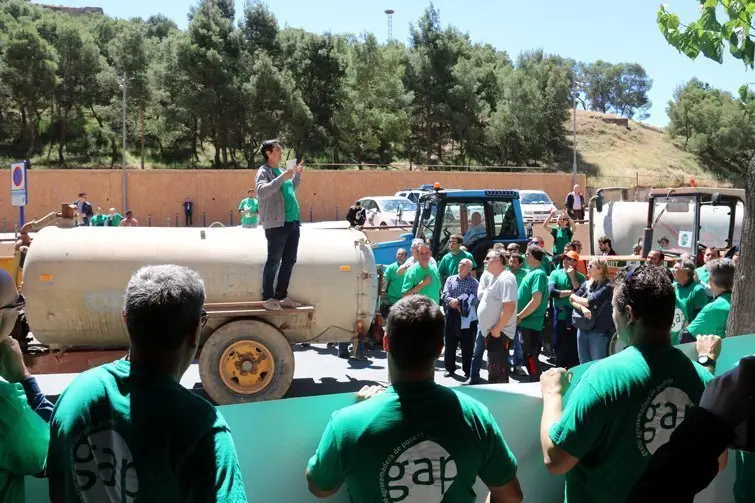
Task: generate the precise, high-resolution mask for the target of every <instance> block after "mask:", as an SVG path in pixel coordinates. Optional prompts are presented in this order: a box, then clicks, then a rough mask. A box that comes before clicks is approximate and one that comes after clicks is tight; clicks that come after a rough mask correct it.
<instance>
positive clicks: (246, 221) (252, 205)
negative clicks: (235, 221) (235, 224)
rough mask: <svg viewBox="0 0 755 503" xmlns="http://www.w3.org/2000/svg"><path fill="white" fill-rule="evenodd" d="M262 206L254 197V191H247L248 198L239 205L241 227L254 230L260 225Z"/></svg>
mask: <svg viewBox="0 0 755 503" xmlns="http://www.w3.org/2000/svg"><path fill="white" fill-rule="evenodd" d="M259 214H260V205H259V202H258V201H257V198H255V197H254V189H249V190H247V191H246V197H245V198H244V199H242V200H241V202H240V203H239V216H240V217H241V227H243V228H244V229H254V228H255V227H257V224H258V223H259Z"/></svg>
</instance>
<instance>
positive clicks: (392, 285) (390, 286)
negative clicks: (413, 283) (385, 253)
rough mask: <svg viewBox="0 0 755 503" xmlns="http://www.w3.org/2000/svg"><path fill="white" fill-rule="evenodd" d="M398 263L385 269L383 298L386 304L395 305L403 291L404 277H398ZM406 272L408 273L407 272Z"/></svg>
mask: <svg viewBox="0 0 755 503" xmlns="http://www.w3.org/2000/svg"><path fill="white" fill-rule="evenodd" d="M398 268H399V263H398V262H394V263H392V264H391V265H389V266H388V267H386V268H385V272H384V273H383V281H385V284H386V288H385V297H386V300H387V301H388V304H395V303H396V302H398V301H399V299H401V292H402V290H403V289H404V277H403V276H399V275H398ZM407 272H408V271H407Z"/></svg>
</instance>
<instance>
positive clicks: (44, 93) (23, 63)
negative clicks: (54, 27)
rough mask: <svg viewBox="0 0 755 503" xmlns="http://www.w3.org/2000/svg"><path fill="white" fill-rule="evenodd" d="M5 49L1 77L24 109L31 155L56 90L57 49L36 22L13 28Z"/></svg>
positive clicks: (28, 148) (23, 115)
mask: <svg viewBox="0 0 755 503" xmlns="http://www.w3.org/2000/svg"><path fill="white" fill-rule="evenodd" d="M4 49H5V50H4V51H3V65H2V68H0V79H2V81H3V82H4V83H5V85H6V86H7V88H8V90H9V92H10V97H11V98H12V99H13V100H14V101H15V103H16V105H17V106H18V108H19V109H20V111H21V116H22V127H23V131H24V133H25V136H26V139H27V140H28V147H27V150H26V157H31V155H32V153H33V152H34V147H35V141H36V139H37V129H38V127H39V120H40V118H41V113H42V110H43V109H44V108H46V107H48V106H49V103H50V97H51V96H52V93H53V91H54V90H55V70H56V64H55V58H56V54H55V49H54V48H53V47H52V46H50V45H49V44H48V43H47V42H46V41H45V40H44V39H43V38H42V37H41V36H40V35H39V33H38V32H37V30H36V28H35V27H34V25H33V24H25V25H19V26H18V28H17V29H15V30H13V31H12V32H11V36H10V37H9V40H8V41H7V43H6V45H5V48H4Z"/></svg>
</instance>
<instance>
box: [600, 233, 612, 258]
mask: <svg viewBox="0 0 755 503" xmlns="http://www.w3.org/2000/svg"><path fill="white" fill-rule="evenodd" d="M598 248H600V254H601V255H603V256H609V255H616V252H615V251H613V244H612V243H611V238H609V237H608V236H601V237H600V238H599V239H598Z"/></svg>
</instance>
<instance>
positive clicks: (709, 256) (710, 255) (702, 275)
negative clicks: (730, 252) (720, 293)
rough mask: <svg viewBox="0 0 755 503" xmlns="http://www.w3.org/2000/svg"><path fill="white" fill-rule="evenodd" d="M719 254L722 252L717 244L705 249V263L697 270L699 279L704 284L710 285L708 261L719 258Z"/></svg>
mask: <svg viewBox="0 0 755 503" xmlns="http://www.w3.org/2000/svg"><path fill="white" fill-rule="evenodd" d="M719 255H720V254H719V251H718V248H716V247H715V246H711V247H709V248H706V249H705V254H704V255H703V265H701V266H700V267H698V268H697V269H696V270H695V273H696V274H697V279H698V280H699V281H700V283H702V284H703V286H705V285H708V276H709V275H710V272H709V271H708V267H707V266H708V262H710V261H711V260H715V259H717V258H718V257H719Z"/></svg>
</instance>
